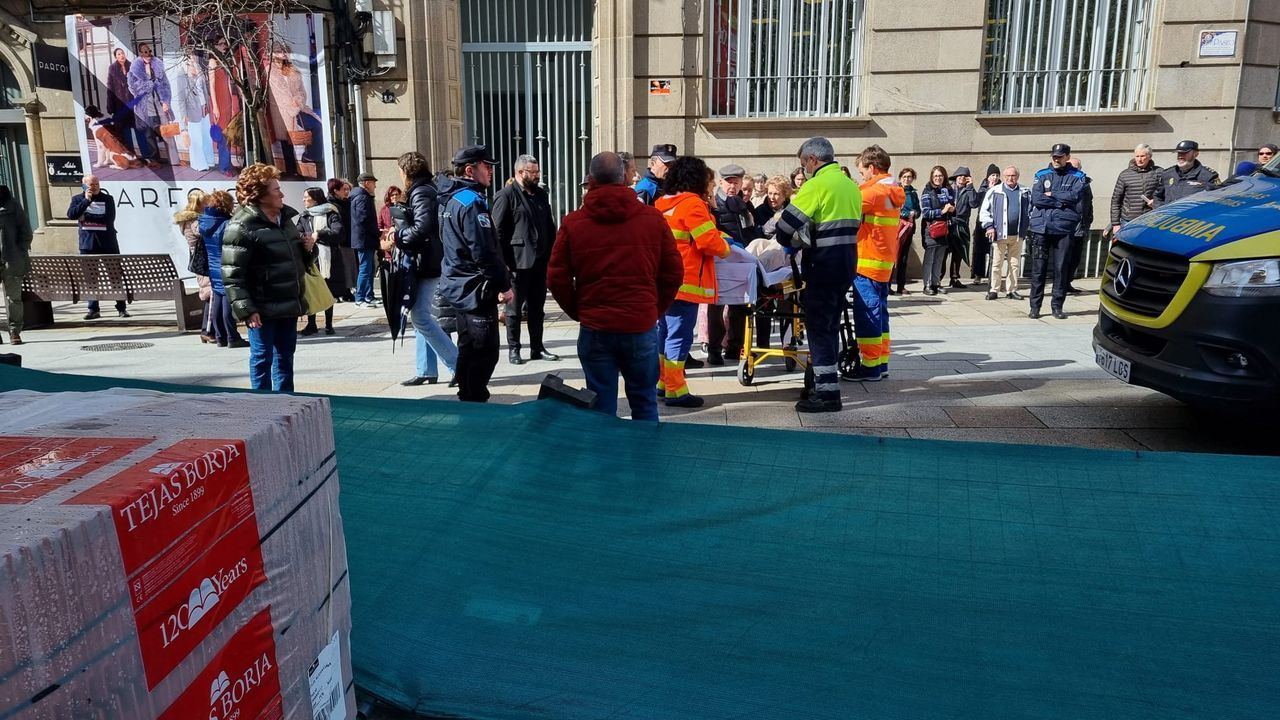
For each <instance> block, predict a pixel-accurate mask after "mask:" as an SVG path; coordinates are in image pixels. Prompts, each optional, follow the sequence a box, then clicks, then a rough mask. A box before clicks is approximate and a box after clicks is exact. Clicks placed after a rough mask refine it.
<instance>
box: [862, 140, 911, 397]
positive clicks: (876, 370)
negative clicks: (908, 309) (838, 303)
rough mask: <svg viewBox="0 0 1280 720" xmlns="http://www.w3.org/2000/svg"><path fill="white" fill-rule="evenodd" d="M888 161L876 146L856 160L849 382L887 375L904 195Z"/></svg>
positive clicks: (873, 379) (865, 151) (887, 156)
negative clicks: (858, 222) (856, 358)
mask: <svg viewBox="0 0 1280 720" xmlns="http://www.w3.org/2000/svg"><path fill="white" fill-rule="evenodd" d="M890 162H891V158H890V157H889V153H887V152H885V150H884V148H882V147H880V146H879V145H872V146H871V147H869V148H867V149H866V150H863V151H862V154H861V155H859V156H858V172H860V173H862V185H861V186H860V189H861V190H862V226H861V227H860V228H858V274H857V276H856V277H855V278H854V279H853V309H854V313H853V326H854V334H855V335H857V336H858V352H859V353H861V355H862V363H861V364H860V365H859V366H858V369H857V370H856V371H855V372H854V374H853V376H852V377H849V378H848V379H850V380H858V381H862V382H874V381H876V380H881V379H883V378H884V377H885V376H886V375H888V374H889V303H888V299H889V281H890V280H891V279H892V277H893V264H894V261H895V260H897V258H898V223H899V220H900V213H901V210H902V206H903V204H904V203H905V202H906V191H905V190H903V189H902V187H901V186H899V185H898V184H897V183H895V182H894V181H893V177H892V176H890V175H889V165H890Z"/></svg>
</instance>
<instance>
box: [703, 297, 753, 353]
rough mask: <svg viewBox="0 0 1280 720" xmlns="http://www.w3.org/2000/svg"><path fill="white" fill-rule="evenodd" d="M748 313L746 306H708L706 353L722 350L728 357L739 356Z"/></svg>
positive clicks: (744, 335)
mask: <svg viewBox="0 0 1280 720" xmlns="http://www.w3.org/2000/svg"><path fill="white" fill-rule="evenodd" d="M726 310H728V314H729V319H728V320H727V321H726V320H725V311H726ZM748 312H749V310H748V308H747V306H746V305H709V306H708V307H707V351H708V352H719V351H720V350H722V349H723V350H724V352H725V354H726V355H729V356H730V357H733V356H741V355H742V345H743V339H744V338H745V337H746V330H747V313H748ZM766 337H767V336H766Z"/></svg>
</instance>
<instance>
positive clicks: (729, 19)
mask: <svg viewBox="0 0 1280 720" xmlns="http://www.w3.org/2000/svg"><path fill="white" fill-rule="evenodd" d="M863 5H864V0H712V2H711V3H710V8H709V15H708V16H707V19H708V26H709V27H710V28H711V32H710V43H711V47H710V52H709V55H708V57H710V68H709V73H708V77H709V79H710V83H709V85H710V98H709V101H710V108H709V110H710V112H709V113H708V114H709V115H710V116H711V117H713V118H750V117H829V116H840V115H856V114H857V111H858V91H859V80H860V77H861V72H862V19H863Z"/></svg>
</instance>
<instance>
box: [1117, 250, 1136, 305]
mask: <svg viewBox="0 0 1280 720" xmlns="http://www.w3.org/2000/svg"><path fill="white" fill-rule="evenodd" d="M1112 284H1113V285H1114V286H1115V289H1116V295H1119V296H1121V297H1123V296H1124V294H1125V293H1127V292H1129V288H1130V287H1132V286H1133V263H1131V262H1129V258H1125V259H1123V260H1121V261H1120V267H1118V268H1116V279H1115V282H1114V283H1112Z"/></svg>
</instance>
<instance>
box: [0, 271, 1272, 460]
mask: <svg viewBox="0 0 1280 720" xmlns="http://www.w3.org/2000/svg"><path fill="white" fill-rule="evenodd" d="M1077 284H1078V285H1079V286H1080V287H1081V288H1082V289H1084V290H1085V291H1086V292H1085V293H1084V294H1082V295H1078V296H1072V297H1069V298H1068V299H1067V305H1066V311H1067V314H1068V316H1069V317H1068V318H1067V319H1066V320H1054V319H1053V318H1052V317H1048V318H1047V319H1041V320H1031V319H1029V318H1027V316H1026V313H1027V304H1026V301H1021V302H1015V301H1010V300H1005V299H1001V300H997V301H986V300H985V299H984V295H985V288H977V289H975V288H967V289H964V290H953V291H952V292H951V293H950V294H949V295H947V296H940V297H936V298H935V297H926V296H924V295H923V294H921V293H919V292H916V293H913V294H910V295H907V296H905V297H901V298H896V297H895V298H891V300H890V302H891V308H892V320H891V326H892V334H893V338H894V347H893V355H892V359H891V361H890V376H889V379H887V380H883V381H881V382H878V383H870V384H860V383H850V382H842V383H841V388H842V392H843V396H844V410H843V411H842V412H839V413H832V414H826V415H800V414H797V413H796V412H795V410H794V409H793V407H792V406H793V404H794V403H795V401H796V399H797V398H798V396H799V392H800V389H801V387H802V384H803V381H802V376H801V374H800V373H799V372H793V373H787V372H785V369H784V368H783V367H782V365H781V363H780V362H779V363H778V364H776V365H766V366H764V367H761V368H760V369H758V371H757V373H756V378H755V382H754V384H753V385H751V386H749V387H744V386H742V385H740V384H739V383H738V380H737V374H736V368H734V367H721V368H711V367H708V368H704V369H700V370H691V371H690V372H689V382H690V388H691V389H692V391H693V392H694V393H696V394H699V395H702V396H704V397H705V398H706V400H707V404H706V406H704V407H703V408H700V409H697V410H680V409H673V408H665V407H664V408H662V418H663V420H664V421H667V422H679V423H693V424H698V423H701V424H716V425H725V424H728V425H744V426H751V427H773V428H791V429H797V430H804V429H808V428H811V429H812V430H813V431H824V432H836V433H852V434H861V435H878V436H885V437H916V438H930V439H939V440H971V441H984V442H986V441H989V442H1005V443H1030V444H1037V445H1041V444H1043V445H1071V446H1081V447H1095V448H1114V449H1131V450H1143V449H1147V450H1159V451H1166V450H1188V451H1204V452H1241V453H1280V448H1275V447H1274V446H1273V443H1272V442H1271V440H1270V437H1271V435H1270V434H1269V433H1263V432H1253V433H1251V432H1248V431H1246V430H1242V429H1240V428H1237V427H1232V426H1230V425H1223V424H1222V423H1220V422H1217V421H1207V420H1205V419H1203V418H1201V417H1199V416H1198V415H1196V414H1194V413H1193V412H1191V411H1190V410H1189V409H1187V408H1186V407H1185V406H1183V405H1181V404H1180V403H1178V402H1177V401H1175V400H1172V399H1170V398H1168V397H1165V396H1163V395H1161V394H1159V393H1156V392H1153V391H1149V390H1145V389H1143V388H1138V387H1132V386H1128V385H1125V384H1123V383H1121V382H1120V381H1118V380H1115V379H1113V378H1111V377H1110V376H1109V375H1107V374H1106V373H1104V372H1103V371H1102V370H1100V369H1098V368H1097V367H1096V366H1095V365H1094V362H1093V352H1092V349H1091V345H1090V333H1091V331H1092V328H1093V325H1094V321H1095V318H1096V315H1097V308H1098V295H1097V287H1098V284H1097V282H1096V281H1087V280H1086V281H1082V282H1080V283H1077ZM911 287H912V286H908V288H909V289H911ZM914 287H915V288H916V289H918V288H919V284H918V283H917V284H916V285H915V286H914ZM108 307H109V306H108ZM172 307H173V306H172V304H169V303H163V302H138V303H135V304H134V305H133V306H131V312H132V313H133V314H134V317H133V318H130V319H112V318H104V319H103V320H97V321H90V322H85V321H83V320H81V315H83V313H84V306H83V305H72V304H69V303H64V304H58V305H56V306H55V316H56V323H55V325H54V327H52V328H48V329H44V330H30V331H27V332H25V333H24V334H23V335H24V339H25V340H26V341H27V343H26V344H25V345H23V346H21V347H19V348H12V347H10V346H8V345H6V346H4V348H3V350H4V351H8V352H18V353H19V354H21V355H22V356H23V364H24V366H26V367H29V368H34V369H39V370H47V371H52V372H62V373H72V374H81V375H96V376H102V377H120V378H136V379H146V380H155V381H162V382H176V383H187V384H199V385H212V386H218V387H227V388H247V387H248V350H246V349H225V348H217V347H216V346H213V345H204V344H201V343H200V340H199V338H198V337H197V336H196V335H194V334H188V335H179V334H177V333H176V332H175V331H174V330H173V326H172V320H171V318H172ZM335 315H336V322H335V325H336V327H337V330H338V334H337V335H335V336H331V337H330V336H325V335H323V334H321V335H316V336H313V337H309V338H299V347H298V353H297V356H296V380H295V382H296V386H297V389H298V391H300V392H315V393H327V394H334V395H364V396H381V397H393V398H426V397H429V398H441V399H443V398H449V397H451V396H452V394H453V391H451V390H449V389H448V387H447V386H446V385H445V384H444V382H443V381H442V382H441V383H440V384H437V385H429V386H421V387H414V388H407V387H403V386H401V385H400V384H399V382H400V381H401V380H404V379H406V378H408V377H410V376H411V375H413V337H412V335H410V337H409V338H408V340H407V341H405V342H404V343H403V344H401V343H395V344H394V345H393V343H392V341H391V339H390V334H389V332H388V329H387V325H386V320H385V318H384V317H383V312H382V310H377V309H368V308H356V307H354V306H353V305H350V304H339V305H338V306H337V309H336V312H335ZM548 321H549V325H548V328H547V332H546V340H547V345H548V348H549V349H550V350H551V351H552V352H555V353H557V354H559V355H561V356H562V359H561V360H560V361H559V362H555V363H550V362H543V361H538V362H527V363H525V364H524V365H521V366H512V365H510V364H509V363H508V362H507V360H506V350H505V347H504V349H503V352H502V359H501V360H500V361H499V364H498V369H497V372H496V374H495V377H494V380H493V383H492V384H491V390H492V392H493V401H494V402H502V403H516V402H524V401H528V400H530V399H533V398H535V397H536V396H537V393H538V383H539V382H540V381H541V380H542V378H543V377H544V376H545V375H546V374H548V373H554V374H557V375H560V376H561V377H563V378H564V379H565V380H566V381H568V382H570V383H574V384H578V385H581V384H582V371H581V369H580V368H579V366H578V363H577V360H576V340H577V325H576V324H575V323H573V322H572V321H571V320H569V319H568V318H566V317H565V316H564V315H563V314H562V313H560V312H559V311H554V312H552V313H551V314H549V315H548ZM121 342H141V343H146V344H147V345H148V346H147V347H144V348H140V349H132V350H115V351H95V350H93V349H92V348H95V347H101V346H103V345H107V344H111V343H121ZM526 358H527V350H526ZM620 407H621V411H620V412H621V414H622V415H623V416H625V415H626V414H627V412H628V411H627V404H626V401H625V399H624V400H623V401H621V402H620Z"/></svg>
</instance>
